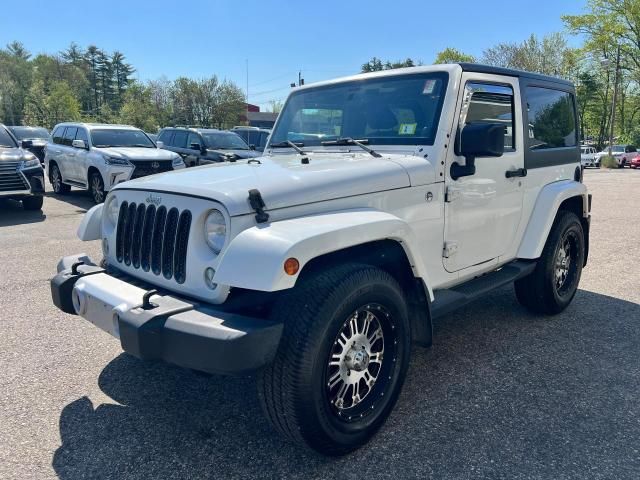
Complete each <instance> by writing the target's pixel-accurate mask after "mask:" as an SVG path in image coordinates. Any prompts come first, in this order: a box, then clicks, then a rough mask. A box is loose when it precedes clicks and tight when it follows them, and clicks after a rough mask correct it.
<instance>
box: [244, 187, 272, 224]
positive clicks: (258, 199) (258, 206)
mask: <svg viewBox="0 0 640 480" xmlns="http://www.w3.org/2000/svg"><path fill="white" fill-rule="evenodd" d="M249 205H251V208H253V209H254V210H255V211H256V222H258V223H266V222H268V221H269V214H268V213H266V212H265V211H264V207H265V204H264V200H262V195H261V194H260V190H258V189H257V188H253V189H251V190H249Z"/></svg>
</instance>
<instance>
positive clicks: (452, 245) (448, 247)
mask: <svg viewBox="0 0 640 480" xmlns="http://www.w3.org/2000/svg"><path fill="white" fill-rule="evenodd" d="M457 251H458V244H457V243H456V242H446V243H445V244H444V248H443V249H442V256H443V257H444V258H449V257H451V256H453V255H455V254H456V252H457Z"/></svg>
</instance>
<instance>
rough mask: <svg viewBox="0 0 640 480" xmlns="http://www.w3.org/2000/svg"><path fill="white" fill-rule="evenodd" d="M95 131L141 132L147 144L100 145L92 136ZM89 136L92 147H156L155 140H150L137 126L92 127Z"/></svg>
mask: <svg viewBox="0 0 640 480" xmlns="http://www.w3.org/2000/svg"><path fill="white" fill-rule="evenodd" d="M96 132H131V133H141V134H142V135H143V136H144V138H146V139H147V141H148V142H149V145H148V146H147V145H140V144H136V145H111V144H109V145H101V144H96V141H95V138H94V133H96ZM89 137H90V138H91V146H92V147H93V148H158V147H157V145H156V144H155V142H154V141H153V140H151V139H150V138H149V136H148V135H147V134H146V133H145V132H144V131H143V130H140V129H139V128H100V127H98V128H92V129H90V130H89Z"/></svg>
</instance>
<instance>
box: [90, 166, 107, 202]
mask: <svg viewBox="0 0 640 480" xmlns="http://www.w3.org/2000/svg"><path fill="white" fill-rule="evenodd" d="M89 193H91V198H93V201H94V202H95V203H96V205H97V204H99V203H102V202H104V197H105V196H106V194H105V191H104V181H103V180H102V175H100V173H99V172H95V171H94V172H91V174H90V175H89Z"/></svg>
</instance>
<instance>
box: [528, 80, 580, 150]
mask: <svg viewBox="0 0 640 480" xmlns="http://www.w3.org/2000/svg"><path fill="white" fill-rule="evenodd" d="M526 101H527V113H528V117H529V125H528V130H529V132H528V133H529V134H528V137H529V148H531V149H533V150H541V149H549V148H563V147H574V146H576V145H577V135H576V133H577V132H576V112H575V108H574V101H573V95H572V94H571V93H568V92H563V91H560V90H553V89H551V88H544V87H531V86H530V87H527V89H526Z"/></svg>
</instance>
